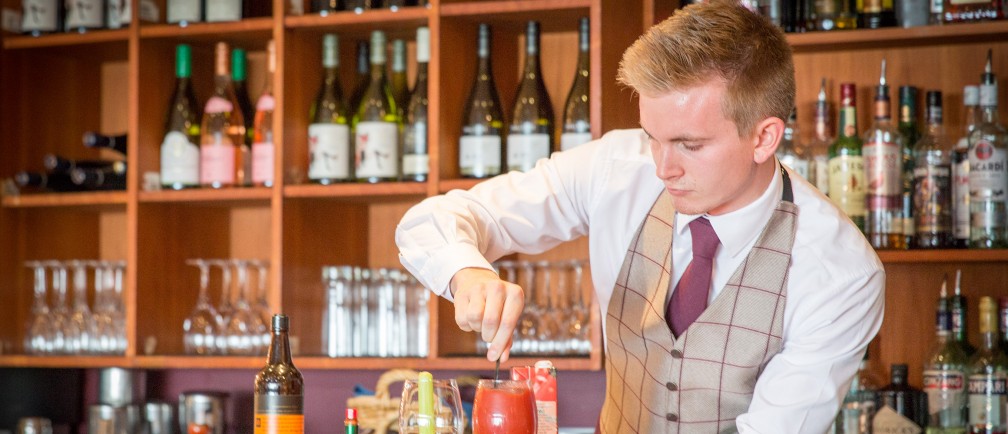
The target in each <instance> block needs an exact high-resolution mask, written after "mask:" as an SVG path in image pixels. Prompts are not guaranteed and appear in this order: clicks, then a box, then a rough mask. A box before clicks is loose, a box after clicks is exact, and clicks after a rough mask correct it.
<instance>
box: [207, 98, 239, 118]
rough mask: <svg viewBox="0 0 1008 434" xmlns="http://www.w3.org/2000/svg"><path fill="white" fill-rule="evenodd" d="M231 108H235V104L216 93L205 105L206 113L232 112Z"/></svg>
mask: <svg viewBox="0 0 1008 434" xmlns="http://www.w3.org/2000/svg"><path fill="white" fill-rule="evenodd" d="M231 110H234V104H232V103H231V101H228V100H226V99H224V98H221V97H219V96H216V95H214V96H212V97H210V99H208V100H207V102H206V106H204V107H203V113H204V114H216V113H231Z"/></svg>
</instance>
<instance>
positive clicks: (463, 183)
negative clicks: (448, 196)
mask: <svg viewBox="0 0 1008 434" xmlns="http://www.w3.org/2000/svg"><path fill="white" fill-rule="evenodd" d="M482 181H486V179H468V178H460V179H445V180H442V181H441V182H440V183H439V184H438V192H440V193H447V192H449V191H451V190H468V189H470V188H473V186H475V185H476V184H479V183H480V182H482Z"/></svg>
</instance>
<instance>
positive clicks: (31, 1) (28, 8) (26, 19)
mask: <svg viewBox="0 0 1008 434" xmlns="http://www.w3.org/2000/svg"><path fill="white" fill-rule="evenodd" d="M62 18H63V1H62V0H23V1H22V10H21V32H22V33H27V34H29V35H32V36H39V35H42V34H45V33H56V32H59V31H60V30H62V29H63V27H62Z"/></svg>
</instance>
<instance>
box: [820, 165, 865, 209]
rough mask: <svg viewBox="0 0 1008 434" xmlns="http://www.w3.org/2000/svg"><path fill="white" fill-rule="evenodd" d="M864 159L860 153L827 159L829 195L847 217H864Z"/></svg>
mask: <svg viewBox="0 0 1008 434" xmlns="http://www.w3.org/2000/svg"><path fill="white" fill-rule="evenodd" d="M864 175H865V171H864V161H863V160H862V159H861V156H860V155H857V156H854V155H839V156H836V157H833V158H831V159H830V160H829V197H830V199H833V203H835V204H837V206H838V207H839V208H840V209H841V210H842V211H843V212H844V213H845V214H847V216H848V217H851V218H854V217H864V215H865V200H864V198H865V191H864V188H865V187H864V185H865V183H864Z"/></svg>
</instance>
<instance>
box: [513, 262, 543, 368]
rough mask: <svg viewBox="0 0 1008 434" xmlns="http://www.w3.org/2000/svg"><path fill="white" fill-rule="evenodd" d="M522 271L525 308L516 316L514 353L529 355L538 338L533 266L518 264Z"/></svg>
mask: <svg viewBox="0 0 1008 434" xmlns="http://www.w3.org/2000/svg"><path fill="white" fill-rule="evenodd" d="M518 265H519V266H520V267H522V269H523V270H524V276H523V277H524V284H523V285H522V289H524V290H525V308H524V309H522V313H521V315H519V316H518V327H517V328H516V329H515V333H516V336H515V339H514V347H515V350H517V351H513V352H514V353H517V354H531V353H533V352H535V350H536V347H537V345H536V339H537V338H538V336H539V316H540V311H539V307H538V306H536V303H535V302H536V299H535V289H536V288H535V266H534V265H533V264H532V263H531V262H521V263H519V264H518Z"/></svg>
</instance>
